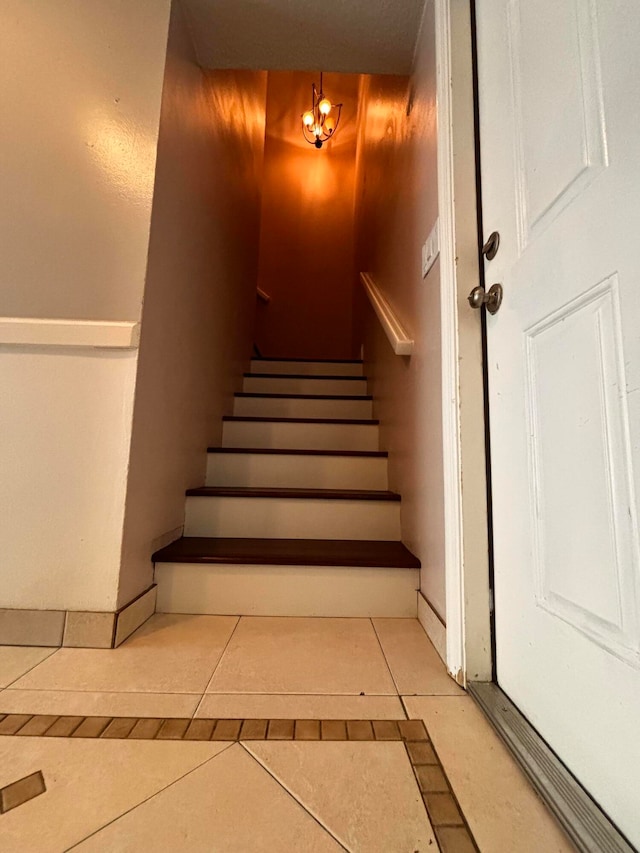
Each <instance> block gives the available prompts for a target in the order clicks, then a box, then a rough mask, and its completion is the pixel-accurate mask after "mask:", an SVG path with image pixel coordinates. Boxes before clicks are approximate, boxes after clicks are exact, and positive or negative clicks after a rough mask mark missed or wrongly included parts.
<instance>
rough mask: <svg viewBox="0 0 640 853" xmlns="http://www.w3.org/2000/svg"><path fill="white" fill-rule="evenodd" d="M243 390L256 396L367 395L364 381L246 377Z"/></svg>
mask: <svg viewBox="0 0 640 853" xmlns="http://www.w3.org/2000/svg"><path fill="white" fill-rule="evenodd" d="M242 390H243V391H246V392H248V393H251V392H252V393H256V394H310V395H312V396H313V395H322V394H337V395H340V396H350V395H353V394H361V395H365V394H366V393H367V383H366V381H365V380H364V379H291V378H287V377H284V376H283V377H282V379H280V377H271V376H269V377H264V376H245V378H244V383H243V386H242Z"/></svg>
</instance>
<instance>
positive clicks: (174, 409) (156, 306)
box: [118, 5, 266, 605]
mask: <svg viewBox="0 0 640 853" xmlns="http://www.w3.org/2000/svg"><path fill="white" fill-rule="evenodd" d="M265 98H266V72H252V71H211V72H202V71H201V70H200V68H199V67H198V66H197V65H196V60H195V56H194V52H193V47H192V45H191V41H190V37H189V35H188V32H187V29H186V27H185V24H184V21H183V18H182V14H181V11H180V7H179V6H178V5H174V9H173V14H172V20H171V30H170V38H169V50H168V56H167V66H166V75H165V85H164V94H163V100H162V117H161V123H160V138H159V144H158V162H157V170H156V187H155V195H154V203H153V218H152V226H151V242H150V247H149V268H148V274H147V284H146V289H145V298H144V311H143V315H142V339H141V346H140V357H139V362H138V375H137V383H136V397H135V412H134V421H133V437H132V446H131V460H130V467H129V478H128V487H127V504H126V517H125V525H124V538H123V548H122V570H121V575H120V584H119V591H118V604H119V605H122V604H124V603H125V602H127V601H129V600H130V599H131V598H132V597H133V596H135V595H136V594H137V593H139V592H140V591H142V590H143V589H145V588H146V587H148V586H149V584H150V583H151V580H152V565H151V562H150V556H151V553H152V551H153V550H154V548H155V547H157V546H159V545H160V544H162V543H163V537H165V536H166V538H169V539H172V538H176V535H178V534H177V532H176V528H180V527H181V525H182V524H183V521H184V507H185V497H184V492H185V489H186V488H189V487H191V486H199V485H202V484H203V482H204V470H205V464H206V452H205V451H206V447H207V445H208V444H215V443H218V442H219V439H220V434H221V428H222V422H221V418H222V415H223V414H228V413H230V411H231V405H232V399H231V398H232V394H233V392H234V391H235V390H238V387H239V384H240V381H241V374H242V372H243V370H244V369H246V366H247V364H248V360H249V358H250V356H251V347H252V339H253V324H254V313H255V302H256V296H255V292H256V276H257V254H258V229H259V217H260V180H261V174H262V155H263V146H264V123H265Z"/></svg>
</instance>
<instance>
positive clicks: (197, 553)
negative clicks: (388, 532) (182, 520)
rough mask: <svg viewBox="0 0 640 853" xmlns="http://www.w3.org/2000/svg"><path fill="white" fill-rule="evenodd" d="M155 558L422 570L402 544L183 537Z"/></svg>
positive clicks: (154, 558)
mask: <svg viewBox="0 0 640 853" xmlns="http://www.w3.org/2000/svg"><path fill="white" fill-rule="evenodd" d="M152 559H153V561H154V562H156V563H158V562H162V563H226V564H229V565H231V564H236V565H258V566H260V565H270V566H370V567H372V568H374V567H384V568H396V569H419V568H420V560H418V558H417V557H415V556H414V555H413V554H412V553H411V551H409V550H408V548H406V547H405V546H404V545H403V544H402V542H394V541H387V542H384V541H382V542H381V541H377V540H354V539H244V538H231V539H218V538H211V537H207V536H183V537H182V538H181V539H176V541H175V542H172V543H171V544H170V545H167V546H166V547H164V548H162V549H161V550H160V551H156V553H155V554H154V555H153V557H152Z"/></svg>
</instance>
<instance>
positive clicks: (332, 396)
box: [234, 391, 373, 401]
mask: <svg viewBox="0 0 640 853" xmlns="http://www.w3.org/2000/svg"><path fill="white" fill-rule="evenodd" d="M234 396H235V397H251V398H254V397H257V398H258V399H265V400H358V401H360V400H373V396H372V395H371V394H349V395H345V394H277V393H271V394H267V393H259V392H257V391H238V392H237V393H236V394H235V395H234Z"/></svg>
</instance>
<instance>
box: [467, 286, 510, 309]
mask: <svg viewBox="0 0 640 853" xmlns="http://www.w3.org/2000/svg"><path fill="white" fill-rule="evenodd" d="M502 295H503V291H502V285H501V284H492V285H491V287H490V288H489V292H487V291H486V290H485V289H484V287H483V286H482V285H481V284H479V285H478V286H477V287H474V288H473V290H472V291H471V293H470V294H469V305H471V307H472V308H476V309H479V308H482V306H483V305H484V306H485V308H486V309H487V311H488V312H489V314H495V313H496V312H497V311H498V309H499V308H500V306H501V305H502Z"/></svg>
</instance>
